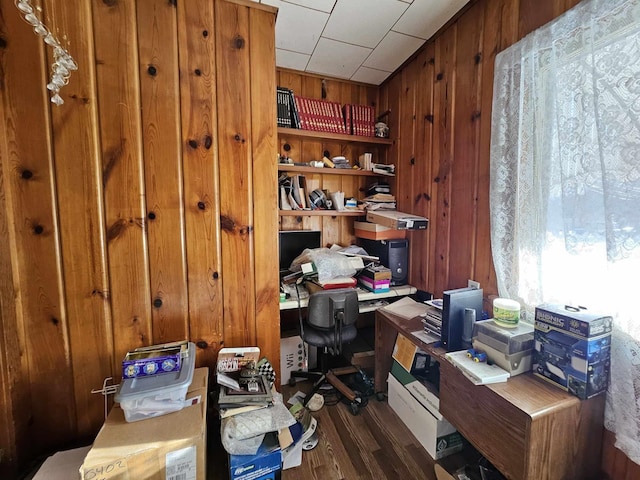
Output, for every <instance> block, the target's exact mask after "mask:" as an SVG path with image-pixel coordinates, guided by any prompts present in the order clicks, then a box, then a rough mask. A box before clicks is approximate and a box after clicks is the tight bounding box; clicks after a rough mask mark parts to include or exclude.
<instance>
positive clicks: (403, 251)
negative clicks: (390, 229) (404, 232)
mask: <svg viewBox="0 0 640 480" xmlns="http://www.w3.org/2000/svg"><path fill="white" fill-rule="evenodd" d="M358 241H359V243H360V246H361V247H362V248H364V249H365V250H366V251H367V253H368V254H369V255H372V256H374V257H378V258H380V263H381V264H382V265H384V266H385V267H388V268H389V270H391V285H393V286H397V285H406V284H407V281H408V280H409V240H407V239H406V238H402V239H397V240H369V239H366V238H360V239H358Z"/></svg>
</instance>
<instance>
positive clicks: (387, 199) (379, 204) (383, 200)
mask: <svg viewBox="0 0 640 480" xmlns="http://www.w3.org/2000/svg"><path fill="white" fill-rule="evenodd" d="M362 203H363V204H364V208H365V209H366V210H395V209H396V197H395V196H394V195H392V194H390V193H375V194H373V195H369V196H367V197H365V198H363V199H362Z"/></svg>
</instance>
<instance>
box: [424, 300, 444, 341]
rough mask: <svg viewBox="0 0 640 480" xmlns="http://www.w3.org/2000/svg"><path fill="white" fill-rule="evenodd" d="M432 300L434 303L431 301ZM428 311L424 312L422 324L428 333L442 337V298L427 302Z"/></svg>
mask: <svg viewBox="0 0 640 480" xmlns="http://www.w3.org/2000/svg"><path fill="white" fill-rule="evenodd" d="M429 302H432V303H429ZM426 303H427V305H428V307H427V311H426V312H425V313H424V314H422V315H421V316H422V326H423V327H424V331H425V332H426V333H428V334H431V335H435V336H436V337H438V338H440V336H441V334H442V299H439V300H432V301H428V302H426Z"/></svg>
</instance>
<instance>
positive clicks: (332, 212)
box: [279, 210, 367, 217]
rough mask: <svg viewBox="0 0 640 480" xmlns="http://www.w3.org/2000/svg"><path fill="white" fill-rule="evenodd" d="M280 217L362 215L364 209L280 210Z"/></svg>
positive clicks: (363, 214) (364, 213)
mask: <svg viewBox="0 0 640 480" xmlns="http://www.w3.org/2000/svg"><path fill="white" fill-rule="evenodd" d="M279 213H280V216H281V217H307V216H309V217H364V216H365V215H366V214H367V212H365V211H364V210H280V212H279Z"/></svg>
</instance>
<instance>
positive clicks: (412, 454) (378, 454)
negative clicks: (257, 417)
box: [207, 381, 477, 480]
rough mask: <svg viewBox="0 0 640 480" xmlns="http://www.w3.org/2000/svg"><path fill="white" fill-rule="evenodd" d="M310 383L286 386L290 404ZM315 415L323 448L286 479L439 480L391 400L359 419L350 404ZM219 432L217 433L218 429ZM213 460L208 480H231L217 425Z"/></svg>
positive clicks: (460, 458)
mask: <svg viewBox="0 0 640 480" xmlns="http://www.w3.org/2000/svg"><path fill="white" fill-rule="evenodd" d="M309 386H310V383H309V382H306V381H305V382H299V383H298V385H297V386H296V387H295V388H294V389H292V388H291V387H288V386H283V387H282V393H283V396H284V400H285V401H287V400H288V399H289V398H290V396H291V395H292V394H293V393H295V391H297V390H301V391H305V390H306V389H308V388H309ZM313 415H314V416H315V418H316V419H317V420H318V437H319V441H318V445H317V446H316V447H315V448H314V449H313V450H309V451H303V453H302V465H300V466H299V467H295V468H290V469H287V470H284V471H283V472H282V480H358V479H363V480H364V479H371V480H384V479H389V480H392V479H393V480H396V479H405V480H413V479H424V480H435V479H436V476H435V473H434V461H433V459H432V458H431V457H430V456H429V454H428V453H427V452H426V451H425V450H424V448H423V447H422V446H421V445H420V443H418V441H417V440H416V438H415V437H414V436H413V434H412V433H411V432H410V431H409V429H408V428H407V427H406V426H405V425H404V424H403V423H402V421H401V420H400V419H399V418H398V417H397V415H396V414H395V413H394V412H393V410H392V409H391V407H390V406H389V404H388V403H387V401H386V400H382V401H378V400H376V398H375V396H373V397H370V398H369V399H368V404H367V405H366V406H365V407H364V408H362V409H361V410H360V412H359V414H358V415H356V416H354V415H352V414H351V412H350V410H349V406H348V405H347V404H346V403H343V402H339V403H337V404H335V405H325V406H324V407H323V408H322V409H321V410H319V411H318V412H314V413H313ZM216 428H217V430H216ZM208 443H209V447H210V455H209V457H208V465H207V471H208V475H207V478H208V480H223V479H224V480H227V479H228V478H229V477H228V468H227V461H226V455H225V453H224V450H223V448H222V446H221V445H220V439H219V424H216V422H215V420H214V421H213V422H212V423H211V428H210V429H209V439H208ZM474 455H475V453H474V452H472V451H465V453H464V454H455V455H452V456H450V457H447V458H445V459H443V460H442V463H443V464H445V465H447V466H451V465H461V464H464V463H463V462H464V461H465V460H466V461H467V462H473V461H474V460H475V459H477V457H474Z"/></svg>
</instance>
